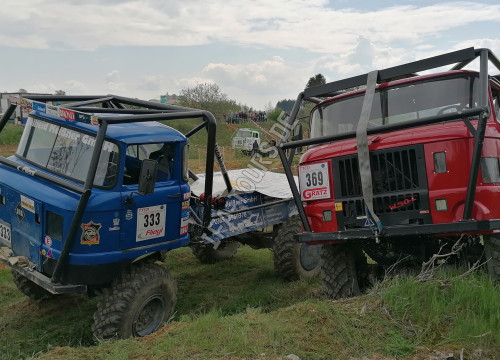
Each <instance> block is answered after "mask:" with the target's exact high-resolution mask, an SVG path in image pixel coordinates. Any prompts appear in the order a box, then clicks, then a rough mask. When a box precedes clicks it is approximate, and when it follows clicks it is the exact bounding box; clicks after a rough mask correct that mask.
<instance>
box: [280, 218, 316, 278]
mask: <svg viewBox="0 0 500 360" xmlns="http://www.w3.org/2000/svg"><path fill="white" fill-rule="evenodd" d="M300 232H302V222H301V221H300V217H298V216H292V217H291V218H289V219H288V220H287V221H285V222H284V223H283V224H282V225H281V226H280V228H279V230H278V232H277V234H276V237H275V238H274V242H273V252H274V269H275V270H276V272H277V273H278V274H279V275H280V276H281V277H283V278H284V279H286V280H289V281H295V280H299V279H301V278H304V277H311V276H314V275H317V274H319V272H320V269H321V266H320V259H321V256H320V255H321V245H307V244H301V243H298V242H296V241H295V239H294V238H293V236H294V235H295V234H298V233H300Z"/></svg>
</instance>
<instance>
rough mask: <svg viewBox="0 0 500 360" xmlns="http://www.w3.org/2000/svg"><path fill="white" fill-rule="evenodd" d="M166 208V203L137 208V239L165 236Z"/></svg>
mask: <svg viewBox="0 0 500 360" xmlns="http://www.w3.org/2000/svg"><path fill="white" fill-rule="evenodd" d="M166 210H167V205H166V204H164V205H156V206H149V207H143V208H139V209H137V233H136V241H144V240H150V239H155V238H159V237H163V236H165V219H166V213H167V211H166Z"/></svg>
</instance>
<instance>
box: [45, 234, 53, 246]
mask: <svg viewBox="0 0 500 360" xmlns="http://www.w3.org/2000/svg"><path fill="white" fill-rule="evenodd" d="M45 245H47V246H49V247H50V246H52V238H51V237H50V236H46V237H45Z"/></svg>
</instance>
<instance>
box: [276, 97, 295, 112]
mask: <svg viewBox="0 0 500 360" xmlns="http://www.w3.org/2000/svg"><path fill="white" fill-rule="evenodd" d="M293 104H295V101H294V100H280V101H278V102H277V103H276V107H277V108H280V109H281V110H283V111H286V112H287V113H290V112H291V111H292V109H293Z"/></svg>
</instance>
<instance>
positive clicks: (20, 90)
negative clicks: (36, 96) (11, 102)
mask: <svg viewBox="0 0 500 360" xmlns="http://www.w3.org/2000/svg"><path fill="white" fill-rule="evenodd" d="M17 92H18V93H19V94H27V93H28V90H26V89H23V88H21V89H19V90H17Z"/></svg>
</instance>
